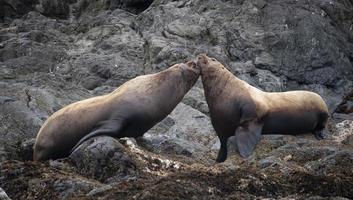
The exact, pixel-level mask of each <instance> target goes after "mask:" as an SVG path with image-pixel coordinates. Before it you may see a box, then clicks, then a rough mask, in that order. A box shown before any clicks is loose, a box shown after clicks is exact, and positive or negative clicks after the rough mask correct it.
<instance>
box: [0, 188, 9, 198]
mask: <svg viewBox="0 0 353 200" xmlns="http://www.w3.org/2000/svg"><path fill="white" fill-rule="evenodd" d="M0 200H11V199H10V197H8V196H7V194H6V192H5V191H4V190H3V189H2V188H1V187H0Z"/></svg>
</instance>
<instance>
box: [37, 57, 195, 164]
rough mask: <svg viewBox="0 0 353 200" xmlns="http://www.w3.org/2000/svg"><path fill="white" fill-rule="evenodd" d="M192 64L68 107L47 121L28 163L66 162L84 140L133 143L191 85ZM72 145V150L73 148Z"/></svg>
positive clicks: (169, 110)
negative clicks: (104, 137)
mask: <svg viewBox="0 0 353 200" xmlns="http://www.w3.org/2000/svg"><path fill="white" fill-rule="evenodd" d="M199 73H200V70H199V68H198V66H196V64H195V63H194V62H192V61H190V62H188V63H181V64H176V65H174V66H172V67H170V68H168V69H166V70H164V71H162V72H159V73H156V74H150V75H144V76H139V77H137V78H134V79H132V80H130V81H128V82H126V83H124V84H123V85H121V86H120V87H119V88H117V89H116V90H115V91H113V92H112V93H110V94H107V95H103V96H98V97H93V98H90V99H86V100H82V101H79V102H76V103H73V104H70V105H68V106H66V107H64V108H62V109H61V110H59V111H57V112H56V113H54V114H53V115H52V116H50V117H49V118H48V119H47V120H46V122H45V123H44V124H43V126H42V127H41V129H40V130H39V133H38V135H37V138H36V142H35V145H34V156H33V159H34V160H47V159H56V158H61V157H66V156H68V155H69V154H70V151H71V150H72V149H75V148H76V147H77V146H78V145H79V144H81V143H83V142H84V141H85V140H87V139H89V138H90V137H94V136H98V135H110V136H113V137H117V138H119V137H139V136H142V135H143V133H145V132H146V131H147V130H148V129H150V128H151V127H153V126H154V125H155V124H156V123H158V122H159V121H160V120H162V119H163V118H164V117H166V116H167V115H168V114H169V113H170V112H171V111H172V110H173V109H174V108H175V106H176V105H177V104H178V103H179V102H180V101H181V100H182V98H183V97H184V95H185V94H186V92H187V91H188V90H189V89H190V88H191V87H192V86H193V85H194V84H195V82H196V81H197V79H198V77H199ZM75 145H76V146H75Z"/></svg>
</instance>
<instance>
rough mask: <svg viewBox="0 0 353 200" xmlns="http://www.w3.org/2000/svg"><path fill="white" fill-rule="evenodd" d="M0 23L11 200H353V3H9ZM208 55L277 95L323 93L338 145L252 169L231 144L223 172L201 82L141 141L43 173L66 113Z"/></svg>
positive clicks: (271, 149)
mask: <svg viewBox="0 0 353 200" xmlns="http://www.w3.org/2000/svg"><path fill="white" fill-rule="evenodd" d="M0 23H1V24H0V199H7V198H8V197H10V198H12V199H49V198H53V199H71V198H81V199H96V198H98V197H100V198H101V199H117V198H121V199H151V198H154V199H170V198H174V199H192V198H193V199H249V198H250V199H251V198H256V197H257V198H294V199H309V198H310V199H328V198H333V199H344V198H351V197H352V196H353V188H352V187H351V184H352V182H353V171H352V167H353V136H352V134H353V121H352V120H353V114H352V113H353V95H352V94H353V1H352V0H330V1H328V0H327V1H326V0H324V1H323V0H312V1H306V0H296V1H292V0H272V1H269V0H248V1H244V0H229V1H226V0H195V1H188V0H181V1H172V0H153V1H152V0H126V1H120V0H111V1H105V0H62V1H59V0H1V1H0ZM199 53H207V54H209V55H210V56H213V57H215V58H217V59H218V60H220V61H221V62H222V63H224V64H225V65H226V66H227V67H228V69H230V70H231V71H232V72H233V73H234V74H235V75H237V76H238V77H240V78H241V79H243V80H245V81H247V82H249V83H250V84H252V85H254V86H256V87H259V88H262V89H264V90H266V91H286V90H293V89H306V90H311V91H315V92H317V93H319V94H321V95H322V96H323V97H324V99H325V100H326V102H327V104H328V105H329V108H330V111H331V112H332V117H331V120H330V124H329V137H328V139H327V140H324V141H320V142H319V141H316V140H314V139H313V137H312V136H311V135H308V136H300V137H292V136H285V135H273V136H271V135H270V136H266V137H264V139H263V140H262V141H261V143H260V144H259V145H258V147H257V149H256V152H255V153H254V154H253V155H252V156H251V157H250V158H249V159H247V160H244V159H242V158H240V157H239V156H237V154H236V153H235V152H236V150H235V149H232V145H231V143H232V141H231V140H230V144H229V150H230V151H231V152H232V153H231V154H230V156H229V157H228V160H227V161H226V162H225V163H222V164H215V163H214V160H215V157H216V152H217V151H218V148H219V143H218V139H217V137H216V135H215V132H214V130H213V128H212V125H211V123H210V119H209V116H208V108H207V104H206V102H205V99H204V96H203V89H202V85H201V83H200V82H198V83H197V84H196V85H195V86H194V88H193V89H192V90H191V91H190V92H189V93H188V94H187V95H186V96H185V98H184V100H183V101H182V103H180V104H179V105H178V106H177V108H176V109H175V110H174V111H173V112H172V113H171V114H170V115H169V116H168V117H167V118H166V119H164V120H163V121H162V122H161V123H159V124H158V125H156V126H155V127H154V128H153V129H151V130H150V131H149V132H148V133H146V134H145V135H144V137H142V138H138V139H137V140H135V139H131V138H122V139H119V140H116V139H113V138H109V137H98V138H93V139H91V140H89V141H87V142H86V143H84V144H83V145H81V147H80V148H79V149H78V150H77V151H76V152H75V153H73V154H72V155H71V156H70V157H69V158H66V159H61V160H56V161H49V162H44V163H34V162H31V161H30V160H31V157H32V146H33V143H34V138H35V136H36V134H37V132H38V130H39V128H40V126H41V125H42V124H43V122H44V121H45V119H46V118H47V117H48V116H49V115H51V114H52V113H53V112H55V111H57V110H58V109H60V108H62V107H63V106H65V105H67V104H69V103H72V102H75V101H78V100H81V99H85V98H89V97H92V96H96V95H100V94H104V93H107V92H110V91H112V90H113V89H114V88H116V87H118V86H119V85H120V84H122V83H124V82H125V81H127V80H129V79H131V78H134V77H136V76H138V75H142V74H147V73H153V72H157V71H160V70H163V69H165V68H167V67H169V66H171V65H172V64H174V63H178V62H184V61H185V60H188V59H192V58H194V57H195V56H196V55H198V54H199ZM283 134H285V133H283ZM1 188H2V189H3V190H4V191H3V190H2V189H1ZM7 196H8V197H7Z"/></svg>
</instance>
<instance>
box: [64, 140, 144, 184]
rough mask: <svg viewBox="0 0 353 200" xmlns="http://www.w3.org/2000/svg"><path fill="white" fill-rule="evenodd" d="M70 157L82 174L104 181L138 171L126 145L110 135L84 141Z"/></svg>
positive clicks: (130, 174) (131, 174)
mask: <svg viewBox="0 0 353 200" xmlns="http://www.w3.org/2000/svg"><path fill="white" fill-rule="evenodd" d="M70 159H71V160H72V162H73V163H74V165H75V166H76V168H77V169H78V172H79V173H80V174H82V175H85V176H88V177H92V178H95V179H97V180H100V181H102V182H108V181H109V179H110V180H113V179H115V178H116V177H120V178H124V177H127V176H133V175H135V174H136V173H137V172H136V170H137V166H136V163H135V161H134V160H133V159H132V158H131V156H129V154H128V153H127V150H125V148H124V146H123V145H122V144H120V143H119V141H117V140H115V139H114V138H112V137H108V136H101V137H96V138H91V139H89V140H88V141H86V142H84V143H83V144H82V145H80V146H79V147H78V148H77V149H76V150H75V151H74V152H73V153H72V154H71V155H70Z"/></svg>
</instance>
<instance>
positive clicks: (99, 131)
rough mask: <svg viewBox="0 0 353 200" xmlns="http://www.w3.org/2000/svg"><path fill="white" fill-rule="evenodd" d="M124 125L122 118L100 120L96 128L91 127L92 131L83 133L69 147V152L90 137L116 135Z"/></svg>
mask: <svg viewBox="0 0 353 200" xmlns="http://www.w3.org/2000/svg"><path fill="white" fill-rule="evenodd" d="M123 127H124V123H123V121H122V120H112V119H110V120H105V121H102V122H100V123H99V124H98V125H97V128H95V129H93V131H92V132H90V133H89V134H87V135H85V136H84V137H83V138H81V139H80V141H79V142H78V143H77V144H76V145H75V146H74V147H73V148H72V149H71V151H70V154H71V153H72V152H74V151H75V149H76V148H77V147H79V146H80V145H81V144H82V143H83V142H85V141H87V140H88V139H90V138H92V137H97V136H100V135H107V136H112V137H116V136H117V134H118V133H119V131H121V130H122V129H123Z"/></svg>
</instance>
